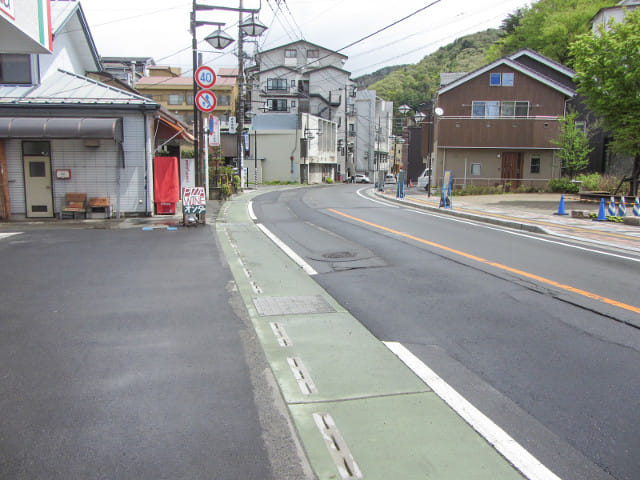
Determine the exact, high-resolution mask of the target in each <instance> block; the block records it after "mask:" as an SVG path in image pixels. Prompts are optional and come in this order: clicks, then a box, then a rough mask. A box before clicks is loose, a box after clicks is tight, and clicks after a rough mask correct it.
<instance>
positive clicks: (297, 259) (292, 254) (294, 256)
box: [256, 223, 318, 275]
mask: <svg viewBox="0 0 640 480" xmlns="http://www.w3.org/2000/svg"><path fill="white" fill-rule="evenodd" d="M256 226H257V227H258V228H259V229H260V230H262V232H263V233H264V234H265V235H266V236H267V237H269V238H270V239H271V241H272V242H273V243H275V244H276V245H277V246H278V248H280V250H282V251H283V252H284V253H285V254H286V255H287V256H288V257H289V258H291V260H293V261H294V262H296V263H297V264H298V265H299V266H300V268H302V270H304V271H305V272H306V273H307V274H308V275H316V274H317V273H318V272H316V271H315V270H314V269H313V267H312V266H311V265H309V264H308V263H307V262H305V261H304V260H303V259H302V257H301V256H300V255H298V254H297V253H296V252H294V251H293V250H292V249H291V248H290V247H289V246H288V245H287V244H286V243H284V242H283V241H282V240H280V239H279V238H278V237H276V236H275V235H274V234H273V233H272V232H271V231H270V230H269V229H268V228H267V227H265V226H264V225H262V224H261V223H256Z"/></svg>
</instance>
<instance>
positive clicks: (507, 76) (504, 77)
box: [489, 73, 513, 87]
mask: <svg viewBox="0 0 640 480" xmlns="http://www.w3.org/2000/svg"><path fill="white" fill-rule="evenodd" d="M489 86H491V87H500V86H502V87H513V73H490V74H489Z"/></svg>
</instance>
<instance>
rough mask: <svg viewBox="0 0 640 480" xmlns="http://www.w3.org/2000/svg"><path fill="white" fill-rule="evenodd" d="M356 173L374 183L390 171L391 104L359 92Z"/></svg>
mask: <svg viewBox="0 0 640 480" xmlns="http://www.w3.org/2000/svg"><path fill="white" fill-rule="evenodd" d="M355 113H356V115H355V117H356V125H355V152H354V155H355V172H356V173H365V174H367V175H369V177H370V178H371V179H372V180H373V178H374V177H375V178H377V177H378V176H379V175H384V174H385V173H388V172H389V171H390V170H391V166H392V165H391V158H392V156H393V144H392V136H391V134H392V127H393V102H389V101H386V100H383V99H381V98H380V97H378V96H376V92H375V90H364V91H362V90H360V91H358V92H357V94H356V98H355Z"/></svg>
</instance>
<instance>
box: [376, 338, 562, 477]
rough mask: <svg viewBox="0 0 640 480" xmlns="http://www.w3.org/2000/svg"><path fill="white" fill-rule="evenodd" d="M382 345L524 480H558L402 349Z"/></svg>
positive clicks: (400, 345)
mask: <svg viewBox="0 0 640 480" xmlns="http://www.w3.org/2000/svg"><path fill="white" fill-rule="evenodd" d="M383 343H384V344H385V345H386V346H387V348H389V350H391V351H392V352H393V353H394V354H396V356H397V357H398V358H399V359H400V360H402V361H403V362H404V363H405V364H406V365H407V366H408V367H409V368H410V369H411V370H413V372H414V373H415V374H416V375H418V377H420V378H421V379H422V380H423V381H424V382H425V383H426V384H427V385H428V386H429V388H431V389H432V390H433V391H434V393H435V394H436V395H438V397H440V398H441V399H442V400H444V401H445V403H447V405H449V406H450V407H451V408H452V409H453V410H454V411H455V412H456V413H457V414H458V415H460V416H461V417H462V418H463V419H464V420H465V421H466V422H467V423H468V424H469V425H471V427H472V428H473V429H474V430H475V431H476V432H478V433H479V434H480V435H482V436H483V437H484V438H485V440H487V442H489V443H490V444H491V445H493V446H494V448H495V449H496V450H497V451H498V452H500V454H501V455H502V456H503V457H505V458H506V459H507V460H508V461H509V462H510V463H511V464H512V465H513V466H514V467H515V468H517V469H518V470H519V471H520V472H521V473H522V474H523V475H524V476H525V477H526V478H528V479H529V480H560V477H558V476H557V475H555V474H554V473H553V472H552V471H551V470H549V469H548V468H547V467H545V466H544V465H543V464H542V463H541V462H540V461H539V460H538V459H537V458H535V457H534V456H533V455H531V454H530V453H529V452H528V451H527V450H525V449H524V448H523V447H522V446H521V445H520V444H519V443H518V442H516V441H515V440H514V439H513V438H511V436H509V434H508V433H507V432H505V431H504V430H502V429H501V428H500V427H499V426H498V425H496V424H495V423H493V422H492V421H491V420H490V419H489V418H488V417H487V416H486V415H484V414H483V413H482V412H481V411H480V410H478V409H477V408H476V407H474V406H473V405H472V404H471V403H469V402H468V401H467V400H466V399H465V398H464V397H463V396H462V395H460V394H459V393H458V392H456V391H455V390H454V389H453V388H452V387H451V386H449V384H447V383H446V382H445V381H444V380H443V379H442V378H440V377H439V376H438V375H437V374H436V373H435V372H434V371H433V370H431V369H430V368H429V367H427V366H426V365H425V364H424V363H423V362H422V360H420V359H419V358H418V357H416V356H415V355H414V354H413V353H411V352H410V351H409V350H408V349H407V348H406V347H405V346H404V345H402V344H401V343H398V342H383Z"/></svg>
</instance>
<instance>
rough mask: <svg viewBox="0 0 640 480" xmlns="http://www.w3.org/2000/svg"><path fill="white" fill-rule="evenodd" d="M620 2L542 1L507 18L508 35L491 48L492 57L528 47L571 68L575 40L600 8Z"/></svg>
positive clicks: (506, 32) (603, 0)
mask: <svg viewBox="0 0 640 480" xmlns="http://www.w3.org/2000/svg"><path fill="white" fill-rule="evenodd" d="M616 3H617V0H539V1H538V2H536V3H534V4H533V5H532V6H531V7H529V8H525V9H521V10H518V11H516V12H514V13H513V14H512V15H510V16H509V17H508V18H507V19H505V21H504V22H503V24H502V27H503V29H505V30H506V31H505V34H504V35H503V38H501V39H500V41H498V42H497V43H496V44H495V45H494V46H493V47H492V48H491V51H490V52H489V60H495V59H497V58H500V57H502V56H504V55H509V54H511V53H513V52H516V51H518V50H520V49H521V48H525V47H526V48H530V49H532V50H535V51H536V52H538V53H541V54H542V55H544V56H546V57H549V58H551V59H552V60H555V61H556V62H560V63H563V64H565V65H567V66H569V67H571V66H572V65H573V61H572V59H571V57H570V55H569V45H570V44H571V42H573V41H574V40H575V39H576V37H577V36H578V35H581V34H583V33H587V32H589V31H590V30H591V24H590V20H591V19H592V18H593V16H594V15H595V14H596V13H597V12H598V10H600V9H601V8H603V7H609V6H612V5H615V4H616ZM505 27H506V28H505Z"/></svg>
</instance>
